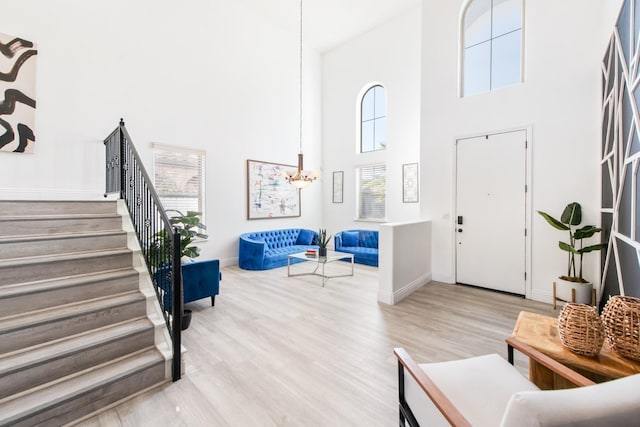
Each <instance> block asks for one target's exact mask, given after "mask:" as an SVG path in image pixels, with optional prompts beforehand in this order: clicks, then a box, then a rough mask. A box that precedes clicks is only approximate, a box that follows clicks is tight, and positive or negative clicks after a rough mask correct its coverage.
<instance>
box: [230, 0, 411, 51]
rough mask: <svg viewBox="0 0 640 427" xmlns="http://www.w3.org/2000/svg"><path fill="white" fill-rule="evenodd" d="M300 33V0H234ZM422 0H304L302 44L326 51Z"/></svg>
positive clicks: (277, 23)
mask: <svg viewBox="0 0 640 427" xmlns="http://www.w3.org/2000/svg"><path fill="white" fill-rule="evenodd" d="M235 1H241V2H243V3H244V4H245V5H246V7H248V8H251V9H252V10H253V11H255V12H256V13H258V14H260V15H263V16H264V17H265V18H267V19H269V20H271V21H274V22H275V23H276V25H279V26H281V27H283V28H286V29H287V30H290V31H295V33H296V34H298V32H299V25H300V1H299V0H268V1H265V0H235ZM420 2H421V0H304V1H303V5H302V8H303V37H304V44H305V45H307V46H312V47H314V48H315V49H317V50H318V51H320V52H326V51H327V50H330V49H332V48H334V47H336V46H338V45H340V44H342V43H344V42H346V41H348V40H350V39H352V38H354V37H356V36H358V35H359V34H362V33H365V32H367V31H369V30H371V29H372V28H374V27H377V26H378V25H381V24H383V23H385V22H387V21H389V20H391V19H392V18H394V17H396V16H398V15H400V14H402V13H403V12H406V11H407V10H409V9H411V8H413V7H415V6H417V5H418V4H420Z"/></svg>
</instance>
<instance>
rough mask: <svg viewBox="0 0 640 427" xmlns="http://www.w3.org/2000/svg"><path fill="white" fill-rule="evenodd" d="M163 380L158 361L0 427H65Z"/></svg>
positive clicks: (162, 370)
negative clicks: (34, 426) (63, 426)
mask: <svg viewBox="0 0 640 427" xmlns="http://www.w3.org/2000/svg"><path fill="white" fill-rule="evenodd" d="M164 380H165V378H164V363H163V362H158V363H156V364H154V365H152V366H149V367H147V368H146V369H143V370H140V371H138V372H135V373H133V374H131V375H129V376H126V377H124V378H120V379H117V380H114V381H113V382H111V383H109V384H106V385H104V386H102V387H99V385H98V386H96V387H94V388H92V389H91V390H87V391H86V392H84V393H82V394H80V395H77V396H72V397H70V398H68V399H67V400H65V401H62V402H57V403H54V404H50V405H47V407H46V408H44V409H43V410H42V411H40V412H38V413H36V414H32V415H31V416H28V417H27V418H22V419H19V420H8V422H7V423H6V424H1V425H0V427H4V426H12V427H27V426H33V425H47V426H48V425H64V424H66V423H68V422H71V421H74V420H77V419H78V418H81V417H83V416H85V415H89V414H92V413H94V412H96V411H98V410H100V409H101V408H104V407H105V406H108V405H110V404H112V403H115V402H118V401H120V400H122V399H124V398H126V397H127V396H130V395H131V394H133V393H137V392H139V391H142V390H144V389H147V388H149V387H152V386H154V385H157V384H160V383H162V382H163V381H164Z"/></svg>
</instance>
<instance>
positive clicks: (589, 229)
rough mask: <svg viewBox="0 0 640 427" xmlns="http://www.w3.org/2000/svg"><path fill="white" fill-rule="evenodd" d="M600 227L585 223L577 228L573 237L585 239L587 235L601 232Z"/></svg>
mask: <svg viewBox="0 0 640 427" xmlns="http://www.w3.org/2000/svg"><path fill="white" fill-rule="evenodd" d="M601 231H602V229H601V228H598V227H596V226H594V225H585V226H584V227H582V228H579V229H577V230H576V231H575V233H574V234H573V237H574V238H575V239H587V238H589V237H592V236H593V235H594V234H596V233H599V232H601Z"/></svg>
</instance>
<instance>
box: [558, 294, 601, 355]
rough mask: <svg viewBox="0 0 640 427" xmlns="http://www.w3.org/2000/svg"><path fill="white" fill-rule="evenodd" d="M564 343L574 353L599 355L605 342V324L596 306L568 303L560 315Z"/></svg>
mask: <svg viewBox="0 0 640 427" xmlns="http://www.w3.org/2000/svg"><path fill="white" fill-rule="evenodd" d="M558 332H559V333H560V341H562V344H563V345H564V346H565V347H567V348H568V349H569V350H571V351H572V352H574V353H577V354H582V355H583V356H589V357H593V356H597V355H598V353H600V349H601V348H602V343H604V326H603V325H602V320H601V319H600V316H599V315H598V312H597V311H596V309H595V307H591V306H590V305H586V304H576V303H567V304H565V306H564V307H563V308H562V311H561V312H560V316H559V317H558Z"/></svg>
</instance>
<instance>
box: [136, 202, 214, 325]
mask: <svg viewBox="0 0 640 427" xmlns="http://www.w3.org/2000/svg"><path fill="white" fill-rule="evenodd" d="M166 212H167V214H168V215H169V223H170V224H171V225H172V227H174V228H175V229H177V230H178V233H179V234H180V257H181V261H182V262H183V263H184V262H191V261H192V260H193V258H197V257H199V256H200V248H199V247H198V246H195V245H193V243H194V241H195V239H197V238H200V239H206V238H207V237H208V236H207V235H206V234H203V233H200V231H199V230H204V229H206V228H207V227H206V226H205V225H204V224H203V223H202V222H201V220H200V215H202V213H201V212H196V211H187V213H186V214H184V213H182V212H181V211H178V210H174V209H167V211H166ZM149 249H150V250H149V255H148V259H149V262H150V264H151V265H152V266H153V267H154V269H155V270H156V274H157V275H158V277H159V279H158V280H159V281H161V282H162V283H165V284H164V285H161V286H165V287H168V286H169V284H168V283H166V282H167V280H166V279H165V274H166V273H164V271H167V270H168V267H167V265H166V260H167V259H169V258H170V257H171V254H170V252H171V242H170V239H169V233H167V231H166V230H164V229H163V230H161V231H159V232H157V233H156V234H155V235H154V236H153V240H152V242H151V246H150V248H149ZM165 304H168V302H165ZM180 312H181V313H182V329H183V330H184V329H187V328H188V327H189V324H190V323H191V310H185V309H184V296H182V297H181V298H180Z"/></svg>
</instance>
